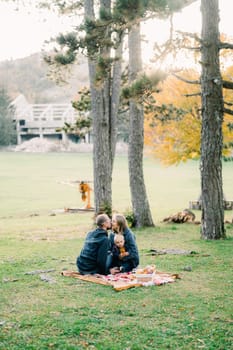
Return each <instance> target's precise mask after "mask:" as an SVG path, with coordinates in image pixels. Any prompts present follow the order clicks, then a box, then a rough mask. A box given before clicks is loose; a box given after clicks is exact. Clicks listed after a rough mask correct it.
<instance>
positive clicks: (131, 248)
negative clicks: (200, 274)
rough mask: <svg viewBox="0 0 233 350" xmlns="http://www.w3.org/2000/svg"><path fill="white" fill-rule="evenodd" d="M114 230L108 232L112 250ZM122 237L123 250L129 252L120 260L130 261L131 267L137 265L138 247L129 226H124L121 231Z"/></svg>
mask: <svg viewBox="0 0 233 350" xmlns="http://www.w3.org/2000/svg"><path fill="white" fill-rule="evenodd" d="M114 235H115V233H114V232H111V233H110V237H109V239H110V250H111V251H112V250H113V247H114ZM123 235H124V238H125V250H126V251H127V252H129V255H128V256H125V257H124V258H123V259H122V262H123V263H124V262H128V263H129V262H130V265H131V266H132V268H135V267H137V266H138V265H139V254H138V248H137V244H136V238H135V236H134V234H133V232H132V231H130V229H129V228H126V229H125V230H124V232H123Z"/></svg>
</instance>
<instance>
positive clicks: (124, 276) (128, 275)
mask: <svg viewBox="0 0 233 350" xmlns="http://www.w3.org/2000/svg"><path fill="white" fill-rule="evenodd" d="M61 274H62V275H63V276H66V277H73V278H78V279H79V280H82V281H87V282H93V283H97V284H103V285H105V286H112V287H113V289H114V290H116V291H122V290H126V289H129V288H135V287H148V286H160V285H163V284H166V283H173V282H175V280H176V279H178V278H180V277H179V275H178V274H170V273H165V272H159V271H156V272H155V273H153V274H152V275H151V278H149V279H148V280H147V281H141V280H139V279H137V278H136V277H135V274H133V273H132V272H125V273H117V274H116V275H106V276H105V275H99V274H95V275H81V274H80V273H79V272H75V271H62V272H61Z"/></svg>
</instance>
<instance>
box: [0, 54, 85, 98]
mask: <svg viewBox="0 0 233 350" xmlns="http://www.w3.org/2000/svg"><path fill="white" fill-rule="evenodd" d="M49 73H50V72H49V66H48V65H47V64H46V63H45V62H44V60H43V57H42V54H41V53H37V54H33V55H31V56H28V57H25V58H22V59H17V60H11V61H3V62H0V89H4V90H5V91H6V92H7V94H8V96H9V97H10V98H11V99H12V100H13V99H14V98H16V97H17V96H18V95H19V94H23V95H24V96H25V97H26V99H27V100H28V102H29V103H67V102H70V101H72V100H73V99H74V97H75V96H76V95H77V92H78V91H79V90H80V89H81V88H82V87H84V86H87V85H88V67H87V61H86V60H85V58H84V57H81V58H80V59H79V62H78V64H77V65H75V66H74V67H72V68H70V71H69V72H67V71H66V72H65V71H64V72H63V71H62V70H61V71H60V75H61V76H62V77H64V78H65V80H66V81H67V83H66V84H62V85H57V84H56V83H55V82H54V81H52V80H51V79H50V78H49Z"/></svg>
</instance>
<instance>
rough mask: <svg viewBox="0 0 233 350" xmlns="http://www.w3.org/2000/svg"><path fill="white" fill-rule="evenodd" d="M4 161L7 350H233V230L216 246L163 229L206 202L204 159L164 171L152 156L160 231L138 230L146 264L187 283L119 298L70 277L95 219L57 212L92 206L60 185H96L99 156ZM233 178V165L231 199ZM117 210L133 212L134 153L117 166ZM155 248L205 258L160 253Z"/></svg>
mask: <svg viewBox="0 0 233 350" xmlns="http://www.w3.org/2000/svg"><path fill="white" fill-rule="evenodd" d="M0 161H1V171H0V196H1V201H0V207H1V208H0V209H1V211H0V283H1V294H0V349H1V350H19V349H22V350H24V349H26V350H29V349H30V350H42V349H59V350H68V349H69V350H73V349H78V350H79V349H80V350H82V349H98V350H107V349H109V350H144V349H155V350H163V349H172V350H177V349H181V350H186V349H187V350H189V349H206V350H220V349H221V350H228V349H229V350H230V349H233V331H232V329H233V328H232V324H233V315H232V301H233V293H232V290H233V281H232V271H233V261H232V252H233V225H231V224H227V225H226V229H227V236H228V238H227V239H226V240H223V241H216V242H215V241H214V242H212V241H203V240H201V239H200V232H199V231H200V228H199V226H198V225H192V224H181V225H175V224H162V223H161V221H162V219H163V218H164V216H166V215H169V214H171V213H174V212H177V211H179V210H181V209H184V208H186V207H188V203H189V201H190V200H193V199H196V198H197V197H198V195H199V193H200V186H199V183H200V181H199V169H198V162H189V163H187V164H183V165H180V166H178V167H170V168H163V167H161V166H160V165H159V164H158V163H157V162H155V161H154V160H153V159H150V158H146V159H145V180H146V186H147V191H148V196H149V199H150V204H151V209H152V213H153V217H154V221H155V223H156V227H155V228H150V229H140V230H134V233H135V234H136V237H137V243H138V247H139V252H140V264H141V266H145V265H147V264H155V265H156V267H157V269H158V270H161V271H167V272H171V273H178V274H179V275H180V277H181V279H180V280H177V282H175V283H173V284H167V285H164V286H160V287H145V288H135V289H130V290H126V291H122V292H116V291H114V290H113V289H112V288H111V287H106V286H101V285H95V284H91V283H87V282H84V281H79V280H75V279H72V278H68V277H63V276H61V274H60V273H61V271H62V270H65V269H68V270H76V266H75V260H76V257H77V255H78V253H79V251H80V249H81V247H82V244H83V240H84V237H85V234H86V232H87V231H88V230H90V229H91V228H92V222H93V220H92V219H93V218H92V216H93V214H92V213H78V214H70V213H59V212H56V213H54V210H55V209H62V208H64V207H79V206H83V203H82V202H81V198H80V194H79V192H78V189H77V188H75V187H71V186H67V185H64V184H61V183H60V182H62V181H69V180H82V179H85V180H92V159H91V156H90V155H88V154H61V153H58V154H55V153H50V154H27V153H11V152H8V153H7V152H2V153H0ZM232 172H233V164H231V163H224V164H223V178H224V192H225V195H226V197H227V198H228V199H232V197H233V195H232V192H231V190H232V183H231V181H232ZM113 205H114V208H115V209H116V210H118V211H122V212H124V211H125V210H126V209H127V208H129V207H130V195H129V188H128V174H127V159H126V157H125V156H118V157H117V159H116V162H115V169H114V175H113ZM195 214H196V215H197V217H198V216H199V215H200V213H199V212H195ZM226 217H227V218H229V219H232V211H231V212H226ZM151 249H157V250H162V249H183V250H186V251H187V252H189V251H194V252H196V254H191V255H190V254H185V255H181V254H177V255H174V254H164V255H156V256H155V255H151V252H150V250H151ZM186 267H190V269H191V271H186ZM39 271H44V272H41V273H39ZM41 275H42V276H41ZM43 277H46V278H47V280H48V282H46V281H45V280H44V279H43Z"/></svg>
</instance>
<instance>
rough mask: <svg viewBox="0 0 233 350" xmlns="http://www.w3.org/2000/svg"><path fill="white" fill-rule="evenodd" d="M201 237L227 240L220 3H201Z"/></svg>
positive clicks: (212, 0) (215, 0)
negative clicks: (225, 224) (223, 165)
mask: <svg viewBox="0 0 233 350" xmlns="http://www.w3.org/2000/svg"><path fill="white" fill-rule="evenodd" d="M201 11H202V48H201V54H202V58H201V63H202V74H201V90H202V91H201V96H202V131H201V162H200V172H201V191H202V194H201V195H202V219H201V235H202V238H204V239H220V238H225V230H224V208H223V188H222V187H223V184H222V147H223V137H222V122H223V96H222V78H221V73H220V66H219V27H218V23H219V9H218V0H211V1H210V0H202V1H201Z"/></svg>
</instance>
